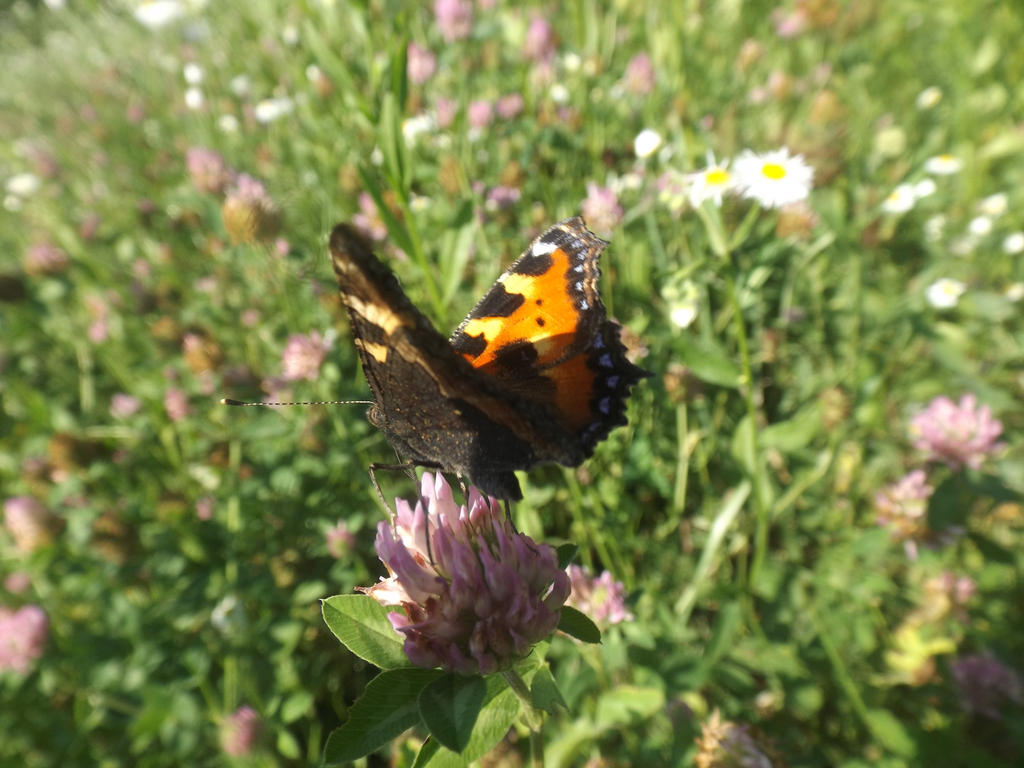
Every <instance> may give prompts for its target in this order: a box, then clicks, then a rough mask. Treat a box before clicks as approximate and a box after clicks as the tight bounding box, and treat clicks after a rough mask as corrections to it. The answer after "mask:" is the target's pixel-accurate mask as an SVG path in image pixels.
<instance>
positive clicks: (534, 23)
mask: <svg viewBox="0 0 1024 768" xmlns="http://www.w3.org/2000/svg"><path fill="white" fill-rule="evenodd" d="M557 43H558V41H557V40H556V39H555V30H554V28H553V27H552V26H551V24H550V23H548V21H547V20H546V19H543V18H541V17H540V16H534V17H533V19H532V20H531V21H530V26H529V28H528V29H527V30H526V41H525V42H524V43H523V55H524V56H525V57H526V58H528V59H532V60H533V61H544V60H546V59H550V58H551V57H552V56H554V54H555V46H556V45H557Z"/></svg>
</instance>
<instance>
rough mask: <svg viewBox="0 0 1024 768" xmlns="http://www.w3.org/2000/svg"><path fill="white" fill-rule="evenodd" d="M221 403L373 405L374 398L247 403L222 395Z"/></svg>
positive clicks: (251, 404) (255, 404)
mask: <svg viewBox="0 0 1024 768" xmlns="http://www.w3.org/2000/svg"><path fill="white" fill-rule="evenodd" d="M220 404H221V405H250V406H257V405H261V406H271V405H373V401H372V400H301V401H298V400H296V401H294V402H287V403H279V402H274V403H264V402H259V403H247V402H245V401H243V400H233V399H231V398H230V397H222V398H221V400H220Z"/></svg>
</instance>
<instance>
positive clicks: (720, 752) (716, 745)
mask: <svg viewBox="0 0 1024 768" xmlns="http://www.w3.org/2000/svg"><path fill="white" fill-rule="evenodd" d="M694 764H695V765H696V766H697V768H772V761H771V759H770V758H769V757H768V756H767V755H766V754H765V753H764V748H763V747H762V746H761V745H760V744H758V742H757V740H756V739H755V738H754V736H753V735H752V734H751V731H750V726H748V725H738V724H736V723H733V722H730V721H728V720H724V721H723V720H722V716H721V714H720V713H719V711H718V710H717V709H716V710H715V711H714V712H712V713H711V717H710V718H708V720H707V721H706V722H704V723H702V724H701V733H700V736H698V737H697V755H696V757H695V758H694Z"/></svg>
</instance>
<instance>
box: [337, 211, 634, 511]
mask: <svg viewBox="0 0 1024 768" xmlns="http://www.w3.org/2000/svg"><path fill="white" fill-rule="evenodd" d="M330 244H331V255H332V261H333V264H334V270H335V274H336V276H337V279H338V286H339V290H340V293H341V298H342V301H343V302H344V304H345V306H346V309H347V310H348V315H349V319H350V321H351V325H352V333H353V336H354V338H355V344H356V347H357V349H358V351H359V356H360V361H361V363H362V367H363V372H364V373H365V374H366V379H367V382H368V383H369V385H370V389H371V390H372V391H373V395H374V399H375V402H376V404H375V405H374V406H372V407H371V408H370V411H369V413H368V417H369V419H370V421H371V423H373V424H374V425H375V426H377V427H378V428H379V429H381V431H382V432H384V435H385V437H387V439H388V441H389V442H390V443H391V444H392V446H393V447H394V448H395V450H396V452H397V453H398V454H399V456H401V457H402V458H403V459H404V460H406V461H409V462H412V463H414V464H417V465H420V466H424V467H431V468H434V469H440V470H444V471H451V472H456V473H458V474H459V475H461V476H464V477H467V478H469V480H470V481H471V482H472V483H473V484H474V485H476V486H477V487H478V488H480V490H482V491H483V492H484V493H487V494H488V495H490V496H493V497H496V498H502V499H519V498H521V497H522V493H521V491H520V488H519V482H518V480H517V479H516V477H515V474H514V472H515V470H520V469H529V468H530V467H533V466H535V465H537V464H541V463H558V464H563V465H565V466H577V465H578V464H580V463H582V462H583V460H584V459H586V458H587V457H588V456H590V455H591V453H593V450H594V446H595V445H596V444H597V442H599V441H600V440H602V439H603V438H604V437H605V436H606V435H607V434H608V432H609V431H610V430H611V429H612V428H613V427H615V426H617V425H619V424H623V423H625V401H626V398H627V397H628V395H629V390H630V387H632V385H633V384H635V383H636V382H637V381H639V380H640V379H641V378H642V377H644V376H646V375H648V374H647V373H646V372H645V371H643V370H641V369H640V368H637V367H636V366H634V365H633V364H632V363H630V362H629V361H628V360H626V358H625V353H624V350H623V347H622V344H621V342H620V341H619V327H618V326H617V325H616V324H615V323H613V322H611V321H610V320H608V319H607V318H606V317H605V313H604V307H603V305H602V304H601V300H600V296H599V294H598V292H597V280H598V277H599V275H600V271H599V270H598V266H597V262H598V258H599V256H600V253H601V251H602V250H603V248H604V246H605V245H606V243H605V242H604V241H603V240H600V239H599V238H597V237H596V236H594V235H593V234H592V233H591V232H589V231H588V230H587V229H586V227H585V225H584V224H583V220H582V219H580V218H578V217H577V218H573V219H566V220H565V221H563V222H560V223H559V224H556V225H554V226H553V227H551V228H550V229H549V230H547V231H546V232H545V233H543V234H542V235H541V236H540V237H538V238H537V239H536V240H534V242H533V243H531V244H530V246H529V247H528V248H527V249H526V251H525V252H524V253H523V255H522V256H521V257H520V258H519V259H518V260H517V261H516V262H515V263H513V265H512V266H511V267H509V268H508V270H506V271H505V273H504V274H503V275H502V276H501V277H500V278H499V279H498V281H497V282H496V283H495V284H494V286H493V287H492V288H491V289H490V291H488V293H487V294H486V295H485V296H484V297H483V299H481V300H480V302H478V304H477V305H476V307H474V309H473V310H472V311H471V312H470V314H469V315H468V316H467V317H466V319H465V320H464V321H463V322H462V323H461V324H460V325H459V327H458V328H457V329H456V330H455V332H454V333H453V334H452V336H451V338H450V339H445V338H444V337H443V336H442V335H441V334H440V333H438V332H437V330H436V329H435V328H434V326H433V325H432V324H431V323H430V321H429V320H428V319H427V318H426V317H425V316H424V315H423V314H422V313H421V312H420V311H419V310H418V309H417V308H416V307H415V305H413V303H412V302H411V301H410V300H409V298H408V297H407V296H406V295H405V293H404V292H403V291H402V289H401V287H400V286H399V284H398V281H397V280H396V278H395V276H394V275H393V274H392V273H391V271H390V270H389V269H388V268H387V267H386V266H385V265H384V264H383V263H382V262H381V261H380V260H379V259H378V258H377V257H376V256H375V255H374V254H373V253H372V251H371V250H370V248H369V246H368V245H367V244H366V242H365V241H364V240H363V239H362V237H361V236H360V235H359V234H358V233H357V232H356V231H355V230H354V229H353V228H352V227H351V226H349V225H347V224H340V225H338V226H337V227H335V229H334V231H333V232H332V233H331V241H330Z"/></svg>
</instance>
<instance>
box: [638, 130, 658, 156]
mask: <svg viewBox="0 0 1024 768" xmlns="http://www.w3.org/2000/svg"><path fill="white" fill-rule="evenodd" d="M660 146H661V134H659V133H658V132H657V131H655V130H653V129H651V128H644V129H643V130H642V131H640V133H638V134H637V135H636V138H635V139H633V152H634V153H635V154H636V156H637V157H639V158H641V159H643V158H646V157H650V156H651V155H653V154H654V153H655V152H657V151H658V148H659V147H660Z"/></svg>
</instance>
